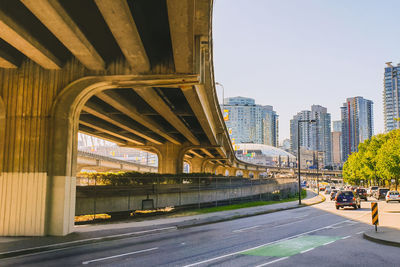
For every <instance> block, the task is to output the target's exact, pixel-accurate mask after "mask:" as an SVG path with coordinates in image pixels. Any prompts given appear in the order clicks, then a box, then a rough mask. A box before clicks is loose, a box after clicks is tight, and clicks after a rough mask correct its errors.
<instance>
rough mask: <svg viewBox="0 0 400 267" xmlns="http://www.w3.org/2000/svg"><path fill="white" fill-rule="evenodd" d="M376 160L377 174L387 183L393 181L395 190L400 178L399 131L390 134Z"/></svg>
mask: <svg viewBox="0 0 400 267" xmlns="http://www.w3.org/2000/svg"><path fill="white" fill-rule="evenodd" d="M376 159H377V160H376V168H377V170H378V172H379V174H380V175H381V176H382V177H384V178H385V180H387V181H388V182H389V183H390V181H391V179H395V182H396V190H397V185H398V183H399V178H400V131H393V132H390V135H389V139H388V140H386V142H385V143H384V144H383V145H382V146H381V147H380V149H379V151H378V153H377V157H376Z"/></svg>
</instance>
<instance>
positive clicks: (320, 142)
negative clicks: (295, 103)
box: [290, 105, 332, 165]
mask: <svg viewBox="0 0 400 267" xmlns="http://www.w3.org/2000/svg"><path fill="white" fill-rule="evenodd" d="M299 120H315V121H316V122H315V123H306V122H303V123H301V124H300V147H304V148H305V149H306V150H312V151H322V152H324V165H331V163H332V139H331V114H329V113H328V112H327V109H326V108H325V107H322V106H320V105H312V106H311V111H309V110H303V111H301V112H299V113H297V114H296V115H295V116H293V119H292V120H291V121H290V140H291V142H290V143H291V150H292V152H293V153H295V154H297V127H298V121H299Z"/></svg>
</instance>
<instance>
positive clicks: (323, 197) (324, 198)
mask: <svg viewBox="0 0 400 267" xmlns="http://www.w3.org/2000/svg"><path fill="white" fill-rule="evenodd" d="M317 196H320V197H321V198H322V199H321V200H320V201H318V202H315V203H311V204H304V205H305V206H312V205H316V204H319V203H322V202H324V201H325V200H326V197H325V196H324V195H321V194H319V195H317Z"/></svg>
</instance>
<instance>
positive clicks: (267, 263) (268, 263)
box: [255, 257, 289, 267]
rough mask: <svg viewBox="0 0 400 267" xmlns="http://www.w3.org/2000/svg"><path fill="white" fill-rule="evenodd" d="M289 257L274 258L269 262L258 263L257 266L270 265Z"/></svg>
mask: <svg viewBox="0 0 400 267" xmlns="http://www.w3.org/2000/svg"><path fill="white" fill-rule="evenodd" d="M287 258H289V257H283V258H280V259H276V260H273V261H269V262H266V263H263V264H260V265H257V266H255V267H262V266H266V265H270V264H272V263H275V262H278V261H283V260H286V259H287Z"/></svg>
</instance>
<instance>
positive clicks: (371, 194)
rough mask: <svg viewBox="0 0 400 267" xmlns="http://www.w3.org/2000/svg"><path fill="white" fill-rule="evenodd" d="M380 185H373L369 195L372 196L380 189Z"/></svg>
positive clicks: (368, 192) (368, 191)
mask: <svg viewBox="0 0 400 267" xmlns="http://www.w3.org/2000/svg"><path fill="white" fill-rule="evenodd" d="M378 188H379V187H378V186H371V187H370V188H368V190H367V196H369V197H372V196H373V195H374V194H375V191H376V190H378Z"/></svg>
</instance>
